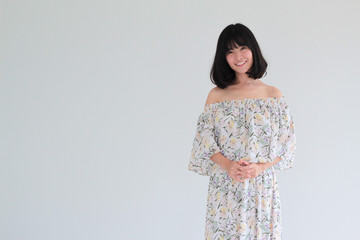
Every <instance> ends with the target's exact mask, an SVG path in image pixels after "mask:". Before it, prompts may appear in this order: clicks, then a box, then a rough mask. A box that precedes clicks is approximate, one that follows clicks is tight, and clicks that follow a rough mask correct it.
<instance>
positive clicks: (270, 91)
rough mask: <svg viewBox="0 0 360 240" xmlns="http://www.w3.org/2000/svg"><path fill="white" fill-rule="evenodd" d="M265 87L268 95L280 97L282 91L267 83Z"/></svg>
mask: <svg viewBox="0 0 360 240" xmlns="http://www.w3.org/2000/svg"><path fill="white" fill-rule="evenodd" d="M267 88H268V94H269V96H270V97H281V96H282V92H281V91H280V89H278V88H277V87H275V86H270V85H268V86H267Z"/></svg>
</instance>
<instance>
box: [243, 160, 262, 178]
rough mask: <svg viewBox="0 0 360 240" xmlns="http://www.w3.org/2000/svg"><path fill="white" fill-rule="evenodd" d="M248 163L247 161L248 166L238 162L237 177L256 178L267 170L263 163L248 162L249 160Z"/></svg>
mask: <svg viewBox="0 0 360 240" xmlns="http://www.w3.org/2000/svg"><path fill="white" fill-rule="evenodd" d="M246 163H247V165H246V166H241V165H240V163H239V162H237V164H238V165H239V166H238V167H237V169H238V171H237V173H236V177H237V178H243V179H248V178H256V177H257V176H258V175H259V174H260V173H262V172H263V171H264V170H265V168H264V167H263V165H262V164H257V163H248V162H246Z"/></svg>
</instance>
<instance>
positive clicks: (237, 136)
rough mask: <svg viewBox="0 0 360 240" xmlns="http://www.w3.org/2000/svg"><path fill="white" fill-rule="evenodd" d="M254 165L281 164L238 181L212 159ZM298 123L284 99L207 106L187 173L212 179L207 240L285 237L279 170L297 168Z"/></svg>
mask: <svg viewBox="0 0 360 240" xmlns="http://www.w3.org/2000/svg"><path fill="white" fill-rule="evenodd" d="M218 152H221V153H222V154H223V155H224V156H225V157H226V158H228V159H230V160H233V161H238V160H240V159H241V158H242V159H244V160H245V161H248V162H251V163H262V162H272V161H274V160H275V158H276V157H277V156H279V157H281V160H280V161H279V162H278V163H276V164H275V165H273V166H271V167H269V168H267V169H266V170H265V171H263V172H262V173H260V174H259V175H258V176H257V177H255V178H251V179H245V181H244V182H243V183H242V182H237V181H235V180H233V179H232V178H231V177H230V176H228V174H227V172H226V171H225V170H223V169H221V168H220V166H219V165H218V164H216V163H214V162H213V161H212V160H211V159H210V157H211V156H213V155H214V154H215V153H218ZM295 153H296V138H295V124H294V119H293V116H292V114H291V112H290V108H289V105H288V103H287V101H286V98H285V96H281V97H271V98H257V99H250V98H248V99H238V100H226V101H221V102H216V103H211V104H205V107H204V110H203V112H202V113H201V114H200V116H199V118H198V121H197V129H196V135H195V138H194V141H193V145H192V150H191V157H190V160H189V164H188V170H191V171H193V172H196V173H198V174H200V175H203V176H209V177H210V178H209V187H208V197H207V212H206V224H205V239H208V240H217V239H226V240H243V239H246V240H255V239H256V240H265V239H266V240H268V239H271V240H273V239H276V240H277V239H282V226H281V221H282V219H281V206H280V194H279V188H278V183H277V178H276V174H275V170H286V169H290V168H292V167H293V164H294V159H295Z"/></svg>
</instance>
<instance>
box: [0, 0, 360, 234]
mask: <svg viewBox="0 0 360 240" xmlns="http://www.w3.org/2000/svg"><path fill="white" fill-rule="evenodd" d="M0 11H1V12H0V14H1V19H0V81H1V82H0V111H1V116H0V121H1V122H0V123H1V124H0V193H1V196H0V239H1V240H23V239H26V240H49V239H51V240H60V239H67V240H72V239H73V240H79V239H87V240H92V239H94V240H98V239H106V240H111V239H114V240H115V239H127V240H135V239H136V240H138V239H139V240H140V239H157V240H159V239H164V240H165V239H166V240H168V239H171V240H177V239H179V240H180V239H204V230H205V210H206V197H207V184H208V177H204V176H200V175H196V174H195V173H192V172H190V171H188V170H187V165H188V160H189V157H190V150H191V145H192V141H193V138H194V136H195V128H196V120H197V117H198V115H199V114H200V112H201V111H202V109H203V105H204V103H205V100H206V96H207V94H208V92H209V91H210V89H211V88H212V87H214V85H213V84H212V83H211V82H210V78H209V72H210V67H211V63H212V60H213V57H214V54H215V49H216V43H217V39H218V36H219V34H220V32H221V31H222V30H223V29H224V28H225V27H226V26H227V25H229V24H232V23H237V22H240V23H243V24H245V25H246V26H248V27H249V28H250V29H251V30H252V31H253V33H254V34H255V37H256V38H257V40H258V42H259V45H260V47H261V49H262V51H263V54H264V56H265V59H266V60H267V61H268V63H269V67H268V70H267V72H268V74H267V75H266V76H265V77H264V78H263V79H262V81H263V82H265V83H266V84H269V85H272V86H276V87H277V88H279V89H280V90H281V91H282V93H283V95H285V96H286V97H287V99H288V102H289V105H290V107H291V111H292V113H293V115H294V119H295V124H296V125H295V126H296V136H297V153H296V159H295V165H294V168H293V169H290V170H286V171H283V172H277V176H278V181H279V186H280V197H281V206H282V217H283V229H284V239H291V240H303V239H306V240H315V239H316V240H319V239H327V240H330V239H354V236H357V235H358V231H357V230H358V228H357V227H358V219H357V217H358V216H359V214H360V211H359V205H358V203H357V200H358V198H359V190H358V189H359V177H358V173H359V167H360V163H359V162H360V159H359V156H358V153H357V150H359V149H358V148H359V143H360V141H359V134H360V131H359V130H360V129H359V115H360V114H359V110H358V107H357V104H358V103H359V102H360V101H359V100H360V98H359V90H360V84H359V76H358V70H359V67H358V63H359V60H358V56H359V54H360V48H359V42H360V31H359V27H358V23H359V22H360V18H359V14H358V13H359V11H360V2H359V1H355V0H353V1H342V2H339V1H324V0H323V1H309V0H306V1H304V0H302V1H299V0H298V1H284V0H282V1H239V0H237V1H213V0H211V1H209V0H206V1H205V0H202V1H190V0H184V1H165V0H162V1H160V0H155V1H115V0H105V1H85V0H71V1H70V0H63V1H54V0H34V1H24V0H11V1H10V0H3V1H1V3H0Z"/></svg>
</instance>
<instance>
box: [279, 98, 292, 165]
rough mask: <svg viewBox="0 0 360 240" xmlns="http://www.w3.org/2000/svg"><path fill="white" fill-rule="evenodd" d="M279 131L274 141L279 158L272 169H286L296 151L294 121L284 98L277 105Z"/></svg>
mask: <svg viewBox="0 0 360 240" xmlns="http://www.w3.org/2000/svg"><path fill="white" fill-rule="evenodd" d="M279 114H280V115H279V131H278V135H277V138H276V140H277V142H276V156H278V157H281V160H280V161H279V162H277V163H276V164H275V165H274V169H277V170H286V169H289V168H292V167H293V164H294V160H295V153H296V137H295V122H294V118H293V116H292V114H291V112H290V108H289V105H288V104H287V102H286V100H285V98H284V99H283V101H281V102H280V105H279Z"/></svg>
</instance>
